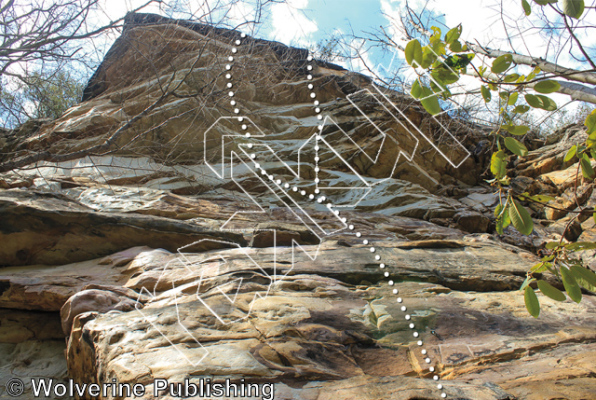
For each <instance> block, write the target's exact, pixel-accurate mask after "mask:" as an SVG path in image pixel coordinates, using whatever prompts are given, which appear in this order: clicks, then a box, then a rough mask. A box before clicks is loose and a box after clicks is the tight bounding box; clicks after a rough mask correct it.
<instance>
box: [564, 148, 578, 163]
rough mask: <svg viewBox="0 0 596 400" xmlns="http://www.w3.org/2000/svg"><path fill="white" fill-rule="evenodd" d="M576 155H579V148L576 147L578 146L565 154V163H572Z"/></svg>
mask: <svg viewBox="0 0 596 400" xmlns="http://www.w3.org/2000/svg"><path fill="white" fill-rule="evenodd" d="M576 153H577V146H576V145H573V146H571V148H570V149H569V151H568V152H567V154H565V159H564V161H565V162H569V161H571V159H572V158H573V157H575V154H576Z"/></svg>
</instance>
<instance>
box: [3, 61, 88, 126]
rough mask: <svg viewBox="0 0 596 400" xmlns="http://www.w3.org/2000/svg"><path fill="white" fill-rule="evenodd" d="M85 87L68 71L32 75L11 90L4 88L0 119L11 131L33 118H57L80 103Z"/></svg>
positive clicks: (34, 73)
mask: <svg viewBox="0 0 596 400" xmlns="http://www.w3.org/2000/svg"><path fill="white" fill-rule="evenodd" d="M84 87H85V86H84V84H83V83H82V81H81V80H80V79H78V78H77V77H75V76H73V74H71V73H69V72H67V71H65V70H58V71H54V72H52V73H45V74H44V73H42V72H33V73H29V74H27V75H26V76H25V77H23V78H22V79H20V80H19V81H18V83H16V84H15V85H14V87H13V88H12V89H8V88H7V87H6V86H3V87H2V88H1V92H0V117H1V119H2V120H4V125H6V127H9V128H12V127H14V126H15V125H19V124H21V123H23V122H25V121H26V120H28V119H30V118H50V119H56V118H58V117H60V116H61V115H62V114H63V113H64V112H65V111H66V110H67V109H69V108H70V107H72V106H74V105H75V104H77V103H78V102H79V101H80V100H81V96H82V94H83V89H84Z"/></svg>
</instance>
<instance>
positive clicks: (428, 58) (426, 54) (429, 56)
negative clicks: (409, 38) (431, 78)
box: [420, 46, 437, 69]
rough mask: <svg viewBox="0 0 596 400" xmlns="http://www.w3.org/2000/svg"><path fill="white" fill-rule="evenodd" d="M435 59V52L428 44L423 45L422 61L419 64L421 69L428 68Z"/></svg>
mask: <svg viewBox="0 0 596 400" xmlns="http://www.w3.org/2000/svg"><path fill="white" fill-rule="evenodd" d="M436 59H437V55H436V54H435V52H434V50H433V49H432V48H430V47H429V46H424V47H423V48H422V63H420V66H421V67H422V68H423V69H427V68H429V67H430V66H431V65H432V64H433V63H434V62H435V60H436Z"/></svg>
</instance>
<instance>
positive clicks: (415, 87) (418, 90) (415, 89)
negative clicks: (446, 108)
mask: <svg viewBox="0 0 596 400" xmlns="http://www.w3.org/2000/svg"><path fill="white" fill-rule="evenodd" d="M410 94H411V95H412V97H413V98H415V99H419V98H420V97H422V87H421V86H420V80H418V79H416V80H415V81H414V84H412V90H411V91H410Z"/></svg>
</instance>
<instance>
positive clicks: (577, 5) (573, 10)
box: [562, 0, 585, 19]
mask: <svg viewBox="0 0 596 400" xmlns="http://www.w3.org/2000/svg"><path fill="white" fill-rule="evenodd" d="M562 6H563V12H564V13H565V14H566V15H569V16H570V17H571V18H575V19H579V18H580V17H581V16H582V14H583V13H584V7H585V5H584V0H562Z"/></svg>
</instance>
